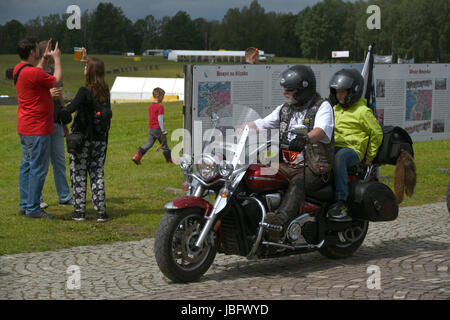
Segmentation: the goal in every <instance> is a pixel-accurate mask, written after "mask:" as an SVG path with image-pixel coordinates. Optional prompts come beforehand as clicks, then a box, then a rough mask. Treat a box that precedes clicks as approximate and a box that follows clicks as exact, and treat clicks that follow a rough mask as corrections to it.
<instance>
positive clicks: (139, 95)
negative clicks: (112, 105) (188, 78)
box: [111, 77, 184, 102]
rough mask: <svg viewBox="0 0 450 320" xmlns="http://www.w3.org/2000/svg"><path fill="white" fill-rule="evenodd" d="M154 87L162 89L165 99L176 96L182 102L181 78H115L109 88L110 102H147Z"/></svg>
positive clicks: (182, 80) (182, 87)
mask: <svg viewBox="0 0 450 320" xmlns="http://www.w3.org/2000/svg"><path fill="white" fill-rule="evenodd" d="M156 87H160V88H162V89H163V90H164V91H165V92H166V97H167V96H178V100H184V79H183V78H143V77H142V78H141V77H139V78H138V77H116V80H115V81H114V84H113V86H112V88H111V101H113V102H127V101H130V102H131V101H132V102H138V101H149V100H150V98H151V97H152V92H153V89H154V88H156Z"/></svg>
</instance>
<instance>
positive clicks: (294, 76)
mask: <svg viewBox="0 0 450 320" xmlns="http://www.w3.org/2000/svg"><path fill="white" fill-rule="evenodd" d="M280 84H281V86H282V87H283V88H284V89H286V90H294V89H297V92H296V93H295V95H294V99H295V100H297V101H298V102H300V103H301V104H302V105H305V104H307V103H308V101H310V100H311V98H312V97H314V95H315V94H316V77H315V76H314V72H313V71H312V69H311V68H310V67H307V66H303V65H295V66H292V67H290V68H289V69H287V70H285V71H283V73H282V74H281V80H280Z"/></svg>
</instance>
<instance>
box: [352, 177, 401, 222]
mask: <svg viewBox="0 0 450 320" xmlns="http://www.w3.org/2000/svg"><path fill="white" fill-rule="evenodd" d="M349 188H350V196H349V199H348V200H349V201H348V204H349V211H350V215H351V216H352V217H353V218H357V219H363V220H369V221H374V222H376V221H392V220H395V219H396V218H397V216H398V204H397V199H396V198H395V195H394V193H393V192H392V190H391V189H390V188H389V187H388V186H387V185H385V184H383V183H381V182H377V181H370V182H362V181H360V180H357V181H352V182H351V183H350V185H349Z"/></svg>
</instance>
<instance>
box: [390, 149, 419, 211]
mask: <svg viewBox="0 0 450 320" xmlns="http://www.w3.org/2000/svg"><path fill="white" fill-rule="evenodd" d="M416 179H417V176H416V164H415V163H414V158H413V157H412V156H411V155H410V154H409V152H407V151H402V153H401V154H400V156H399V157H398V159H397V164H396V165H395V171H394V194H395V197H396V198H397V203H401V202H402V201H403V195H404V194H405V193H406V195H407V196H408V197H412V195H413V194H414V188H415V187H416Z"/></svg>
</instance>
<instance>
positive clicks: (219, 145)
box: [194, 105, 268, 168]
mask: <svg viewBox="0 0 450 320" xmlns="http://www.w3.org/2000/svg"><path fill="white" fill-rule="evenodd" d="M260 118H261V116H260V115H259V114H258V112H256V111H255V110H254V109H253V108H251V107H249V106H244V105H232V106H231V107H229V108H227V109H226V112H225V111H224V110H223V109H221V110H218V111H212V110H211V112H210V117H209V118H208V119H205V120H203V121H204V122H203V123H202V126H203V128H205V127H206V128H208V129H206V130H205V133H204V135H203V148H202V150H203V154H211V155H214V156H216V157H217V159H218V160H219V161H223V160H226V161H230V162H234V167H235V168H238V167H242V166H247V165H249V164H251V163H256V162H258V157H259V156H260V153H261V152H260V151H261V150H262V149H264V148H267V146H268V138H267V134H258V133H257V132H256V130H254V129H250V130H248V132H245V137H244V138H242V137H243V134H244V130H242V129H237V130H236V129H235V128H234V127H235V126H238V125H244V124H247V123H250V122H254V121H255V120H258V119H260ZM195 140H196V139H194V143H195ZM237 153H238V155H237ZM236 157H239V160H238V161H237V160H236ZM233 159H234V161H233Z"/></svg>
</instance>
